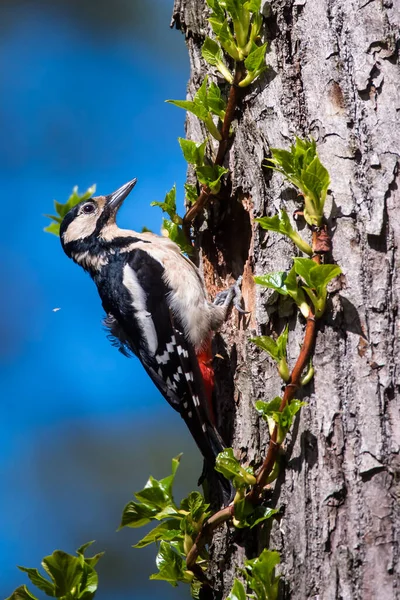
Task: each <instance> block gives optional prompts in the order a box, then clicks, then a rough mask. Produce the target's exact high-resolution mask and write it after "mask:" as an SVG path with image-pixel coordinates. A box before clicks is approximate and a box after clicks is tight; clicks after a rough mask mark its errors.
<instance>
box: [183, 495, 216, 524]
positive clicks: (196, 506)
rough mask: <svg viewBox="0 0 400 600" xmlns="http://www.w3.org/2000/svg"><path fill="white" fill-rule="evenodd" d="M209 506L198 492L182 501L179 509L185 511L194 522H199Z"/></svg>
mask: <svg viewBox="0 0 400 600" xmlns="http://www.w3.org/2000/svg"><path fill="white" fill-rule="evenodd" d="M209 506H210V505H209V504H206V502H205V501H204V497H203V496H202V494H200V492H191V493H190V494H189V496H188V497H187V498H184V499H183V500H182V502H181V505H180V508H181V510H185V511H187V512H188V513H189V514H190V516H191V518H192V519H193V520H194V521H199V519H200V518H201V517H203V516H204V514H205V513H207V510H208V508H209Z"/></svg>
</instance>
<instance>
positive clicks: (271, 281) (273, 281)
mask: <svg viewBox="0 0 400 600" xmlns="http://www.w3.org/2000/svg"><path fill="white" fill-rule="evenodd" d="M286 279H287V274H286V273H285V271H275V273H267V275H260V276H258V277H254V281H255V282H256V283H258V284H259V285H263V286H264V287H267V288H271V289H272V290H275V291H276V292H278V294H281V295H282V296H286V295H287V294H288V291H287V287H286V285H285V281H286Z"/></svg>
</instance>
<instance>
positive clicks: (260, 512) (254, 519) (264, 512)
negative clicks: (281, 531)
mask: <svg viewBox="0 0 400 600" xmlns="http://www.w3.org/2000/svg"><path fill="white" fill-rule="evenodd" d="M278 513H279V510H278V509H277V508H269V507H267V506H257V508H256V509H255V510H254V511H253V513H252V514H251V515H250V518H248V522H249V524H250V529H253V527H255V526H256V525H259V524H260V523H263V522H264V521H268V520H269V519H271V518H272V517H273V516H275V515H276V514H278Z"/></svg>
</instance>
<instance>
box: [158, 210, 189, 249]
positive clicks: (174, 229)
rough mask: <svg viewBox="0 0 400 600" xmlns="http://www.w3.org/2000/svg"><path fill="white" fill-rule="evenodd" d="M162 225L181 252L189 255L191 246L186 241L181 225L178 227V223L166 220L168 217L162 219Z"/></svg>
mask: <svg viewBox="0 0 400 600" xmlns="http://www.w3.org/2000/svg"><path fill="white" fill-rule="evenodd" d="M162 227H163V229H164V231H166V232H167V234H168V237H169V239H170V240H172V241H173V242H175V244H177V245H178V246H179V248H180V249H181V251H182V252H184V253H185V254H189V256H190V255H191V254H193V247H192V246H191V245H190V244H189V243H188V242H187V239H186V236H185V234H184V233H183V230H182V227H179V225H177V224H176V223H173V222H172V221H168V219H163V222H162Z"/></svg>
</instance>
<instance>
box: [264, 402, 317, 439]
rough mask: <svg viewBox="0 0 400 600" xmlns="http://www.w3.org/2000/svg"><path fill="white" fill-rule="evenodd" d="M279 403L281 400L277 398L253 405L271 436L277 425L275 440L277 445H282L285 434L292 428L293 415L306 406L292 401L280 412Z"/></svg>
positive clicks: (304, 403)
mask: <svg viewBox="0 0 400 600" xmlns="http://www.w3.org/2000/svg"><path fill="white" fill-rule="evenodd" d="M281 403H282V399H281V398H280V397H279V396H277V397H276V398H274V399H273V400H270V401H269V402H264V401H263V400H257V402H256V405H255V406H256V410H257V412H258V414H259V415H261V416H262V418H263V419H264V421H266V422H267V423H268V427H269V430H270V433H271V435H272V432H273V430H274V428H275V424H277V425H278V435H277V439H276V441H277V443H278V444H282V442H283V440H284V439H285V437H286V434H287V432H288V431H289V429H290V428H291V426H292V423H293V419H294V417H295V415H296V414H297V413H298V412H299V410H300V409H301V407H302V406H305V405H306V402H301V401H300V400H292V401H291V402H290V404H286V406H285V407H284V408H283V410H281Z"/></svg>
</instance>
